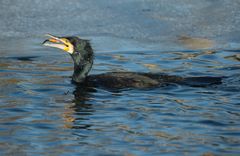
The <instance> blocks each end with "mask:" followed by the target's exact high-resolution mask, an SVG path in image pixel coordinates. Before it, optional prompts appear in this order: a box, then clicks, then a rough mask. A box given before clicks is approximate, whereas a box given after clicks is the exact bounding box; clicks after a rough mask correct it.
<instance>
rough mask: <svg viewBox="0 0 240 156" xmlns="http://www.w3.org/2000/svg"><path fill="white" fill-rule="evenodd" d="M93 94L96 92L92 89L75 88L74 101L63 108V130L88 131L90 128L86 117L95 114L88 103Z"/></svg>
mask: <svg viewBox="0 0 240 156" xmlns="http://www.w3.org/2000/svg"><path fill="white" fill-rule="evenodd" d="M94 92H96V90H95V89H94V88H88V87H85V86H76V89H75V90H74V91H73V95H74V99H73V100H72V104H71V105H66V106H65V112H64V114H63V118H64V121H65V124H64V127H65V128H71V129H88V128H90V127H91V124H89V123H88V122H86V121H87V120H89V119H88V116H91V115H92V114H93V112H95V110H94V108H93V105H92V104H91V103H89V100H90V99H91V97H92V96H91V95H92V93H94Z"/></svg>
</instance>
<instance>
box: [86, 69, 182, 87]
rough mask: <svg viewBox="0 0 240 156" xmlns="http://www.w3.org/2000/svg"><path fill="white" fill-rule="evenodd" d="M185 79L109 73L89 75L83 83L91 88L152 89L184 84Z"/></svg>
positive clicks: (148, 74)
mask: <svg viewBox="0 0 240 156" xmlns="http://www.w3.org/2000/svg"><path fill="white" fill-rule="evenodd" d="M183 80H184V79H183V78H181V77H177V76H169V75H164V74H154V73H136V72H109V73H103V74H98V75H89V76H87V77H86V79H85V81H84V82H83V83H85V84H88V85H89V86H95V87H104V88H110V89H111V88H112V89H124V88H139V89H142V88H152V87H157V86H161V85H164V84H169V83H179V82H183Z"/></svg>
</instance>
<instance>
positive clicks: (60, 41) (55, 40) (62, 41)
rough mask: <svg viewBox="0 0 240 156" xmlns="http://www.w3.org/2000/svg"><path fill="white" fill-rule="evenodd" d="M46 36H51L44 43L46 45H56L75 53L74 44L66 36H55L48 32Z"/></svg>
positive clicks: (55, 46)
mask: <svg viewBox="0 0 240 156" xmlns="http://www.w3.org/2000/svg"><path fill="white" fill-rule="evenodd" d="M46 36H47V37H50V38H49V39H47V40H45V41H44V42H43V43H42V44H43V45H44V46H48V47H54V48H58V49H62V50H64V51H66V52H69V53H73V45H72V44H71V43H70V42H69V41H68V40H67V39H66V38H63V37H57V36H53V35H51V34H46Z"/></svg>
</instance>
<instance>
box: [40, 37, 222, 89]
mask: <svg viewBox="0 0 240 156" xmlns="http://www.w3.org/2000/svg"><path fill="white" fill-rule="evenodd" d="M48 36H50V37H51V38H50V39H48V40H46V41H44V42H43V44H44V45H45V46H50V47H55V48H59V49H62V50H64V51H66V52H68V53H70V55H71V57H72V59H73V62H74V73H73V77H72V79H73V81H74V82H75V83H76V84H79V85H85V86H93V87H104V88H109V89H124V88H152V87H159V86H161V85H165V84H171V83H178V84H185V85H191V86H208V85H211V84H220V83H221V78H220V77H187V78H183V77H179V76H171V75H165V74H155V73H138V72H110V73H103V74H99V75H89V76H88V73H89V71H90V70H91V68H92V65H93V59H94V55H93V49H92V47H91V45H90V43H89V41H87V40H83V39H80V38H78V37H56V36H53V35H50V34H49V35H48Z"/></svg>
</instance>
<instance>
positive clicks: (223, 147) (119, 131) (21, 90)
mask: <svg viewBox="0 0 240 156" xmlns="http://www.w3.org/2000/svg"><path fill="white" fill-rule="evenodd" d="M40 2H41V1H37V0H36V1H33V2H31V3H30V2H28V1H21V2H18V1H16V2H15V3H14V4H16V5H13V4H10V2H0V3H2V4H1V7H2V9H0V11H1V12H2V14H1V19H2V20H1V27H2V29H1V39H0V54H1V55H0V89H1V92H0V110H1V111H0V117H1V118H0V154H1V155H124V156H134V155H144V156H145V155H203V154H206V153H210V154H216V155H221V154H222V155H229V154H232V155H239V151H240V137H239V136H240V133H239V132H240V120H239V118H240V109H239V105H240V103H239V101H240V100H239V99H240V94H239V92H240V74H239V69H240V66H239V60H240V56H239V50H238V48H239V47H240V46H239V45H238V39H239V36H238V35H237V34H236V32H237V29H235V28H237V25H238V23H237V22H238V21H235V22H232V21H231V20H232V18H228V22H229V26H228V27H227V28H232V29H231V30H232V31H231V32H229V29H224V30H222V32H221V33H222V34H223V36H222V37H220V36H218V35H217V33H220V31H216V30H217V29H220V28H219V27H215V28H216V29H214V26H216V25H218V24H219V23H215V24H216V25H214V24H213V23H212V24H213V25H210V24H209V23H207V25H208V26H209V27H208V29H206V31H203V28H202V27H201V28H202V29H201V30H202V32H203V33H204V35H203V36H204V37H203V36H201V35H200V36H199V35H197V33H199V32H198V31H197V30H196V29H195V28H196V27H194V31H193V32H190V30H185V32H184V30H183V25H181V24H180V25H179V26H176V27H174V26H173V25H174V24H173V23H171V21H172V22H174V21H175V20H176V19H177V18H176V19H175V18H174V16H173V15H174V14H175V13H176V12H175V11H174V10H173V12H169V10H171V8H175V9H176V10H178V11H179V10H182V11H181V12H178V14H177V15H178V17H182V16H184V15H189V14H188V12H189V11H193V12H195V11H194V9H193V8H205V9H206V8H208V7H209V8H211V9H210V10H211V12H214V11H217V10H224V9H226V10H228V9H231V10H232V12H223V13H222V14H224V15H225V16H227V17H231V15H235V13H236V12H235V9H234V8H235V7H237V6H236V5H233V4H232V5H231V4H229V2H228V1H223V3H219V2H215V1H214V2H212V3H210V2H208V1H206V2H205V1H204V2H198V3H199V4H198V5H194V4H192V3H191V2H187V0H186V1H182V2H181V4H182V5H183V6H182V7H180V8H179V7H178V6H180V4H178V3H180V2H176V3H177V4H176V5H174V6H173V5H171V4H170V2H167V1H166V2H165V1H161V2H159V3H157V1H151V2H145V1H141V2H139V3H138V2H137V1H134V0H132V1H129V2H127V1H120V2H114V3H113V2H110V1H103V2H102V3H100V1H88V2H82V3H77V5H75V6H74V7H73V8H71V11H76V9H80V10H82V11H83V10H85V12H84V13H85V14H87V13H90V12H91V10H95V12H94V13H93V16H92V18H91V19H89V18H90V17H88V16H87V17H88V18H84V17H85V15H83V17H82V16H77V17H76V18H77V19H79V20H80V21H81V22H82V21H86V22H89V23H90V24H91V22H93V23H94V21H95V22H96V20H97V19H99V18H100V19H105V18H106V16H104V15H105V12H108V11H109V12H110V13H115V15H124V16H122V17H121V18H120V20H119V22H122V21H127V22H128V21H130V19H129V18H131V17H133V18H132V19H134V20H136V21H137V22H138V23H139V24H140V25H141V26H143V28H144V29H142V28H141V29H140V28H138V29H137V30H135V29H134V26H136V25H135V24H134V21H132V22H130V23H127V22H123V24H122V25H120V26H119V27H118V26H117V24H116V25H113V27H112V29H110V26H109V27H107V28H106V29H105V26H106V25H109V23H114V22H116V21H115V19H114V18H112V16H113V14H108V16H110V17H109V18H110V19H109V18H107V19H106V20H103V21H102V23H99V22H100V21H101V20H100V19H99V21H98V20H97V22H96V23H95V24H96V25H95V26H93V25H91V26H90V27H87V24H86V23H85V24H86V25H85V24H83V26H82V27H80V25H81V24H80V23H81V22H79V21H77V20H76V21H74V20H73V19H71V21H70V23H73V24H74V23H75V26H74V28H73V29H70V27H69V25H68V24H67V23H66V24H65V23H64V22H62V19H68V16H71V15H68V14H66V13H68V11H66V10H67V9H66V8H69V7H70V6H72V5H71V4H70V3H67V4H66V8H64V7H63V6H62V5H60V4H59V3H60V2H61V1H51V2H46V3H40ZM55 2H58V3H57V6H59V8H58V9H54V8H53V5H54V4H55ZM73 2H74V1H73ZM6 3H9V4H6ZM235 3H236V4H238V3H237V1H236V2H235ZM155 4H156V5H155ZM184 4H185V5H184ZM186 4H188V5H186ZM213 4H215V5H213ZM223 4H224V5H225V6H224V7H221V6H222V5H223ZM35 5H38V6H39V8H36V7H33V6H35ZM89 5H90V6H91V7H89ZM162 5H164V6H166V7H163V8H165V10H162V11H160V13H161V22H163V25H161V26H162V28H161V30H162V31H163V30H166V32H168V33H166V32H165V33H166V34H165V33H163V32H164V31H163V32H162V35H163V36H164V37H162V36H158V35H157V32H158V28H156V29H155V28H154V27H153V26H154V25H156V24H159V23H161V22H160V21H158V22H157V23H155V22H156V21H155V22H154V20H153V19H151V18H147V19H148V22H151V24H152V27H151V29H148V28H147V26H146V25H147V24H146V23H145V22H144V21H141V20H140V19H141V18H140V17H143V16H144V17H145V14H147V15H146V16H148V15H149V16H150V15H151V16H152V15H155V16H153V17H156V15H159V12H158V10H157V9H158V8H162ZM116 6H119V8H118V9H115V8H116ZM133 6H137V7H133ZM206 6H208V7H206ZM216 6H218V7H216ZM88 7H89V8H88ZM7 8H10V9H7ZM47 8H48V9H47ZM49 8H50V9H49ZM86 8H88V9H86ZM102 8H108V9H109V10H106V9H105V10H104V9H102ZM121 8H122V9H123V10H124V9H125V10H126V11H123V10H121ZM41 9H42V10H41ZM189 9H190V10H189ZM89 10H90V11H89ZM138 10H140V11H139V12H141V13H142V14H140V15H139V14H136V12H137V11H138ZM203 10H204V9H203ZM14 11H17V13H19V14H17V13H13V12H14ZM28 11H29V12H31V13H29V14H26V13H27V12H28ZM60 12H64V13H65V16H67V17H62V16H61V15H59V13H60ZM129 12H135V14H131V13H129ZM195 13H196V14H194V15H193V14H191V17H192V18H193V16H194V17H195V16H197V17H199V18H197V19H198V20H200V21H201V20H203V18H200V17H202V16H203V15H202V14H200V15H198V14H197V12H195ZM12 14H14V16H10V15H12ZM143 14H144V15H143ZM127 15H129V16H127ZM55 16H57V18H56V20H55V21H52V23H51V24H50V25H47V23H48V22H49V21H51V20H53V19H54V17H55ZM89 16H90V15H89ZM149 16H148V17H149ZM189 16H190V15H189ZM216 16H217V15H216ZM222 16H223V15H221V16H220V15H219V17H222ZM225 16H224V17H225ZM135 17H138V18H135ZM166 17H167V18H166ZM170 17H171V18H170ZM9 18H12V19H14V20H15V21H13V20H7V19H9ZM192 18H190V17H188V18H186V21H187V22H189V21H191V20H192ZM234 18H236V19H237V18H238V16H237V17H235V16H234ZM154 19H155V18H154ZM194 19H195V18H194ZM197 19H195V20H197ZM165 20H167V22H166V21H165ZM208 20H209V19H207V21H208ZM186 21H185V22H186ZM209 21H211V20H209ZM59 22H60V24H58V25H56V24H57V23H59ZM61 22H62V23H61ZM108 22H109V23H108ZM169 22H170V23H169ZM178 22H180V23H181V22H183V21H182V20H181V19H178ZM193 22H199V21H194V20H193ZM216 22H220V21H216ZM231 22H232V23H231ZM89 23H88V24H89ZM97 23H98V24H100V25H97ZM183 23H184V22H183ZM183 23H182V24H183ZM220 23H221V22H220ZM11 24H12V26H11V27H9V25H11ZM19 24H20V25H19ZM53 24H55V25H54V26H53ZM165 24H166V25H167V27H165V26H166V25H165ZM168 24H169V25H168ZM171 24H172V25H171ZM164 25H165V26H164ZM193 25H194V24H193ZM26 26H30V27H29V28H27V27H26ZM77 26H79V27H77ZM144 26H146V27H144ZM64 27H65V28H66V29H64ZM129 27H130V28H131V29H130V30H129V29H125V30H126V31H127V32H125V33H124V32H123V30H124V29H122V28H129ZM189 27H191V26H189ZM199 27H200V26H199ZM77 28H78V29H77ZM85 28H86V30H85V31H84V29H85ZM101 29H103V31H101ZM118 29H119V31H118ZM173 29H176V31H174V32H170V30H173ZM106 30H109V32H110V33H107V34H106V33H105V32H104V31H106ZM143 30H144V31H143ZM192 30H193V29H192ZM188 31H189V32H188ZM235 31H236V32H235ZM49 32H52V33H57V34H56V35H58V34H64V35H68V34H77V35H81V34H83V35H81V36H83V37H84V38H89V39H91V42H92V44H93V46H94V49H95V62H94V67H93V69H92V71H91V73H90V74H98V73H104V72H109V71H141V72H156V73H158V72H164V73H168V74H171V75H179V76H226V78H225V79H224V80H223V84H221V85H213V86H208V87H204V88H201V87H190V86H183V85H177V84H172V85H169V86H163V87H160V88H155V89H150V90H136V89H132V90H123V91H119V92H111V91H108V90H104V89H100V88H96V89H90V90H89V89H88V90H84V89H83V88H78V87H77V86H76V85H74V84H72V83H71V78H70V76H71V75H72V60H71V58H70V56H69V55H68V54H67V53H64V52H61V51H59V50H57V49H51V48H46V47H43V46H42V45H41V43H42V41H43V40H44V37H43V34H44V33H49ZM59 32H60V33H59ZM97 32H98V33H97ZM169 32H170V33H169ZM179 32H181V33H182V34H181V37H176V36H178V33H179ZM186 32H188V33H187V34H189V35H185V33H186ZM209 32H210V33H209ZM233 32H235V33H233ZM111 33H115V34H116V35H113V34H111ZM230 34H235V35H230ZM208 35H209V36H208ZM129 36H132V37H129ZM190 36H197V37H190ZM175 37H176V38H175ZM174 38H175V39H174ZM165 39H166V40H165Z"/></svg>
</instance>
